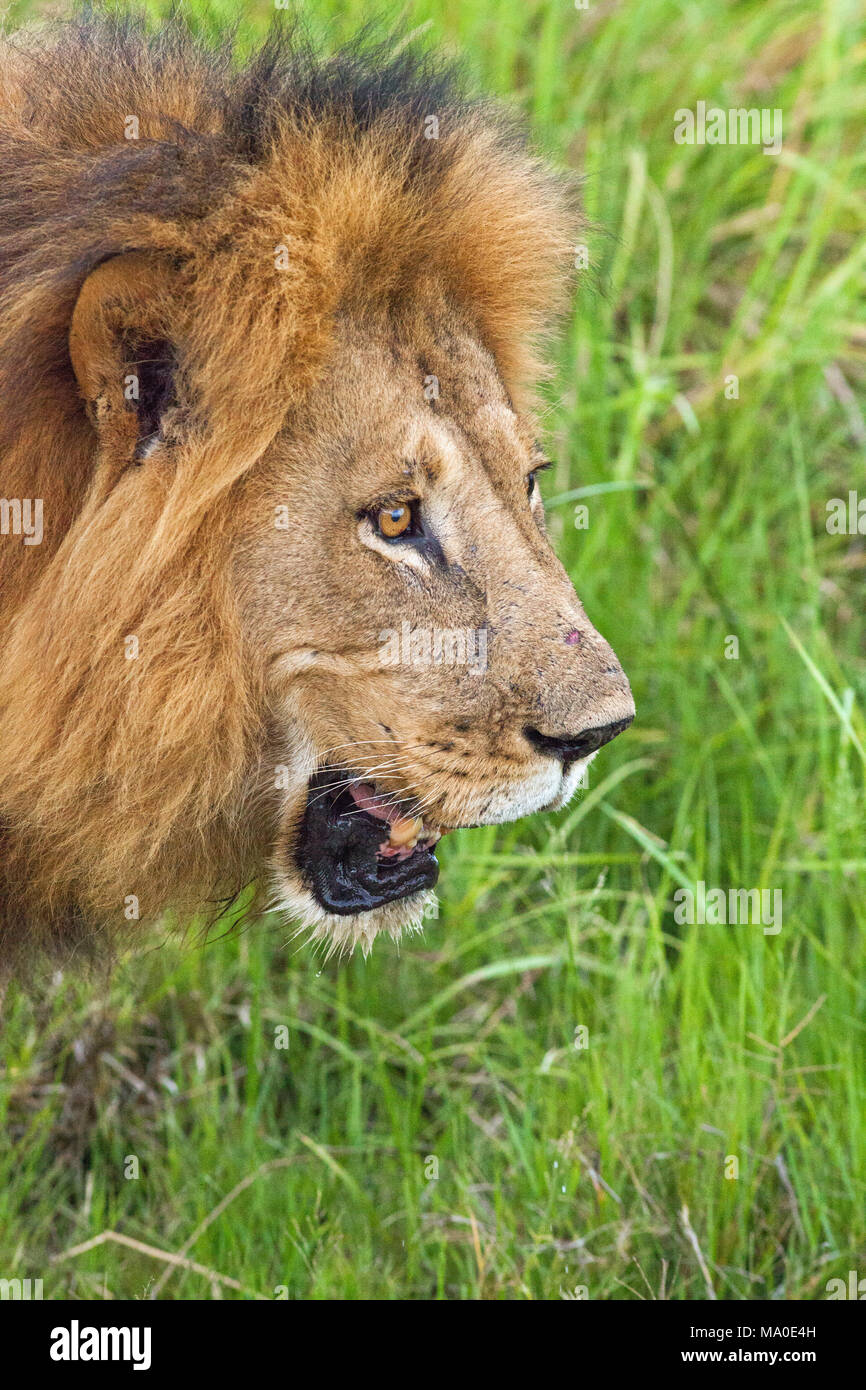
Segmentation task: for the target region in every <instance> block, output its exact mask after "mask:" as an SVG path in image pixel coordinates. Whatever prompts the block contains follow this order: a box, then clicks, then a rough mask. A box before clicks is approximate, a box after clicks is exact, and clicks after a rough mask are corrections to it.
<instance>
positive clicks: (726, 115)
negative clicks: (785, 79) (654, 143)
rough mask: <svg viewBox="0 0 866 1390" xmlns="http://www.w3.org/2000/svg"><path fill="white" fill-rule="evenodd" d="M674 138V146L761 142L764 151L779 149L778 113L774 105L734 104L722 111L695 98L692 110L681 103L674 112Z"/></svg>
mask: <svg viewBox="0 0 866 1390" xmlns="http://www.w3.org/2000/svg"><path fill="white" fill-rule="evenodd" d="M674 120H675V121H676V126H675V127H674V140H675V141H676V142H677V144H678V145H763V147H764V154H779V152H780V151H781V149H782V112H781V111H780V110H779V109H778V107H775V108H774V109H773V110H772V111H771V110H770V109H769V107H762V108H761V109H760V110H758V109H757V108H756V107H750V108H749V109H748V110H747V109H746V108H745V107H734V108H732V109H731V110H730V111H724V110H723V109H722V107H720V106H707V103H706V102H705V101H699V102H698V104H697V106H696V108H695V110H694V111H691V110H689V109H688V107H685V106H681V107H680V108H679V110H678V111H675V112H674Z"/></svg>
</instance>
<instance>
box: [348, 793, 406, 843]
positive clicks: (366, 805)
mask: <svg viewBox="0 0 866 1390" xmlns="http://www.w3.org/2000/svg"><path fill="white" fill-rule="evenodd" d="M349 791H350V793H351V795H352V800H353V801H354V802H355V805H356V806H357V807H358V809H359V810H361V811H366V812H367V814H368V815H370V816H375V817H376V819H377V820H383V821H387V823H388V825H389V826H390V832H389V835H388V839H387V841H385V842H384V843H383V845H382V852H383V853H385V854H387V853H388V852H389V851H390V852H391V854H397V853H400V852H401V851H402V852H404V853H410V854H411V852H412V850H413V849H414V848H415V845H416V844H417V843H418V837H419V835H420V834H421V831H422V830H423V828H424V822H423V821H422V820H421V818H420V817H419V816H402V815H401V814H400V810H399V807H397V806H395V805H394V804H393V802H391V803H389V802H387V801H386V800H385V799H384V798H383V797H381V796H377V795H376V792H375V790H374V789H373V787H371V786H370V784H369V782H353V783H352V785H351V786H350V787H349Z"/></svg>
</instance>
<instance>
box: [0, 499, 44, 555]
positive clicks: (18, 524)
mask: <svg viewBox="0 0 866 1390" xmlns="http://www.w3.org/2000/svg"><path fill="white" fill-rule="evenodd" d="M0 536H23V538H24V544H25V545H41V544H42V498H41V497H35V498H33V497H0Z"/></svg>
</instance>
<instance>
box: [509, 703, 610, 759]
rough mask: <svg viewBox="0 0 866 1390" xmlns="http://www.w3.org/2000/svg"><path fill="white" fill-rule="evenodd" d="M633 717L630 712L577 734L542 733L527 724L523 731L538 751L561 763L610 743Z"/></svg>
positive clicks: (587, 754) (583, 756)
mask: <svg viewBox="0 0 866 1390" xmlns="http://www.w3.org/2000/svg"><path fill="white" fill-rule="evenodd" d="M633 719H634V715H633V714H630V715H629V716H628V718H627V719H617V720H615V722H614V723H613V724H599V725H598V726H597V727H596V728H593V729H584V730H583V732H582V733H579V734H543V733H542V732H541V731H540V729H533V728H532V727H531V725H528V724H527V726H526V728H525V729H524V730H523V732H524V735H525V736H526V738H528V739H529V742H530V743H531V744H532V746H533V748H537V749H538V751H539V753H544V754H546V755H547V757H549V758H558V759H559V761H560V762H561V763H573V762H576V761H577V759H578V758H588V757H589V755H590V753H594V752H595V751H596V749H598V748H601V747H602V746H603V745H604V744H605V743H610V741H611V739H612V738H616V736H617V734H621V733H622V731H623V729H627V728H628V726H629V724H630V723H631V721H632V720H633Z"/></svg>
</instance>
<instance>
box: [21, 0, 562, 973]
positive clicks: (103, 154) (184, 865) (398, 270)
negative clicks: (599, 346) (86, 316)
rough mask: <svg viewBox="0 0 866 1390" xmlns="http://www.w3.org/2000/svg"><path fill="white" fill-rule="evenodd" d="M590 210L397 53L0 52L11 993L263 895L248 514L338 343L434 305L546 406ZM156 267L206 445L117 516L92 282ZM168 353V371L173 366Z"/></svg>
mask: <svg viewBox="0 0 866 1390" xmlns="http://www.w3.org/2000/svg"><path fill="white" fill-rule="evenodd" d="M130 118H134V119H132V120H131V119H130ZM431 118H433V119H432V120H431ZM568 204H569V196H568V195H567V193H566V192H564V191H563V186H562V184H561V183H560V181H559V180H557V179H556V178H555V177H554V176H552V175H551V174H550V172H549V171H548V170H547V168H546V167H545V166H544V165H543V164H542V163H540V162H539V161H538V160H537V159H536V158H535V157H533V156H532V155H531V154H530V153H529V152H528V151H527V149H526V146H525V142H524V140H523V137H522V135H521V134H520V132H519V130H518V129H517V128H516V127H515V124H514V122H513V121H512V120H511V119H510V118H508V117H507V116H503V114H502V113H501V111H499V109H498V108H491V107H490V106H489V105H488V104H487V103H485V102H481V101H472V100H468V99H466V98H465V97H464V96H462V95H461V87H460V83H459V81H456V80H455V76H454V72H453V71H452V70H450V69H449V68H447V67H445V68H443V66H442V64H441V63H437V62H435V61H433V60H431V59H429V58H426V57H424V56H421V57H419V56H417V55H415V54H413V53H411V52H410V51H409V50H408V49H407V48H405V47H402V48H401V47H400V46H399V45H394V44H390V45H386V46H384V47H383V46H381V44H379V45H378V46H377V45H371V43H370V42H369V41H368V40H363V41H361V42H360V43H359V44H356V45H354V46H353V47H350V48H348V49H345V50H343V51H341V52H339V53H337V54H336V55H335V56H333V57H330V58H320V57H317V56H316V55H315V53H314V52H313V51H312V49H311V47H310V45H309V44H308V43H307V42H306V40H304V39H303V38H302V37H299V36H298V34H297V32H296V31H289V30H283V29H280V28H275V29H274V31H273V32H272V33H271V34H270V36H269V37H268V38H267V40H266V41H265V42H264V43H263V44H262V45H261V46H260V47H259V48H258V49H257V50H256V51H255V52H254V53H253V54H252V56H250V57H248V58H247V59H246V60H245V61H243V62H239V61H238V60H237V57H236V54H235V52H234V51H233V44H232V42H231V41H225V42H223V43H221V44H218V45H215V46H208V45H206V44H204V43H202V42H201V41H199V40H196V39H195V38H193V37H191V36H190V35H189V33H187V32H186V31H185V29H184V28H183V27H182V25H180V24H179V23H176V22H174V23H171V24H169V25H167V26H163V27H162V28H160V29H159V30H157V31H155V32H151V31H149V30H148V28H147V26H146V25H145V23H144V22H143V21H142V20H141V19H140V18H132V19H129V18H125V19H117V18H109V17H105V16H101V17H100V16H96V17H90V18H86V19H84V20H82V21H76V22H75V23H71V24H67V25H59V26H47V27H45V28H41V29H36V30H29V31H23V32H22V33H19V34H16V35H12V36H6V37H4V38H3V39H2V40H0V494H2V498H3V499H4V504H9V505H7V506H6V508H5V512H4V517H5V521H6V523H7V524H5V525H4V528H3V530H4V534H3V535H2V536H0V955H2V956H3V957H4V959H5V961H6V963H7V964H8V963H9V962H10V961H11V960H18V959H19V958H24V957H28V956H29V955H30V954H31V951H32V948H33V947H39V948H47V947H50V948H52V949H57V948H60V949H61V950H64V949H65V950H66V951H67V952H68V951H69V950H77V949H78V948H79V947H81V946H83V945H84V944H85V943H87V942H89V943H90V944H91V945H92V944H93V942H94V941H99V942H103V941H105V942H108V941H109V940H110V938H111V936H112V934H113V932H114V930H115V929H116V928H122V927H124V926H125V925H126V926H128V925H129V920H130V918H136V917H140V918H141V919H155V918H157V917H158V916H159V915H160V914H162V913H164V912H165V911H166V910H167V909H174V910H176V911H177V913H178V914H179V915H180V916H183V915H184V914H186V915H187V916H189V915H191V914H194V913H199V912H201V910H202V905H203V904H205V903H210V904H214V903H217V902H221V901H222V900H224V899H227V898H231V897H232V895H235V894H237V893H238V891H239V890H240V889H241V888H242V887H243V886H244V885H245V884H247V883H248V882H250V881H251V880H253V879H254V878H255V877H256V875H257V874H258V873H260V871H261V869H262V863H263V855H264V854H265V852H266V848H267V846H266V843H265V842H266V840H267V834H266V832H265V831H264V830H263V829H262V825H261V824H260V822H259V819H258V817H259V816H260V807H261V804H262V795H261V789H262V785H263V783H262V777H263V772H262V768H261V765H260V764H261V752H260V750H261V748H262V746H263V740H264V738H265V735H266V731H267V727H268V721H269V711H268V708H267V701H266V698H265V693H264V682H263V673H262V672H261V671H260V670H257V669H256V668H255V663H254V662H251V661H250V659H249V656H248V653H246V652H245V650H244V647H243V643H242V636H241V630H240V626H239V622H238V616H237V613H236V611H235V604H234V599H233V595H232V588H231V583H230V559H229V556H230V549H231V542H232V538H233V497H234V496H235V495H236V490H237V489H238V487H239V486H240V485H241V484H242V481H243V479H244V476H245V474H246V473H247V472H248V471H249V470H250V469H252V468H253V467H254V466H255V464H256V461H257V459H259V458H260V456H261V454H262V452H263V450H264V449H265V448H266V447H267V445H268V444H269V442H270V441H271V440H272V439H273V437H274V436H275V434H276V432H277V431H278V430H279V429H281V428H284V427H285V424H286V421H291V419H292V418H293V417H295V418H300V417H301V416H302V412H303V410H304V399H305V393H306V392H307V391H308V390H309V388H310V386H311V384H312V383H313V382H314V381H315V380H316V376H317V373H318V371H319V370H320V369H321V367H322V364H323V363H324V362H325V361H326V360H327V358H328V353H329V347H330V343H331V338H332V326H333V324H334V321H335V316H337V315H338V314H342V313H352V312H353V310H354V309H356V308H361V309H363V307H364V306H368V305H371V304H374V303H375V304H382V305H387V304H388V303H389V302H390V301H397V300H401V299H403V298H405V297H406V296H411V295H412V294H414V293H416V292H417V293H422V292H423V289H424V286H425V285H430V284H434V285H436V286H437V288H438V289H440V290H441V291H442V292H444V293H445V294H447V295H448V296H449V297H450V298H451V299H452V300H453V301H454V302H455V303H457V304H459V306H460V309H461V312H462V313H464V314H465V315H466V316H467V318H468V319H469V320H470V321H471V323H472V324H473V325H474V327H475V329H476V331H477V333H478V335H479V337H480V339H481V341H483V343H484V344H485V345H486V346H487V347H488V348H489V350H490V351H491V352H492V353H493V355H494V357H495V359H496V361H497V363H498V366H499V370H500V371H501V374H502V377H503V380H504V381H505V383H506V386H507V388H508V390H509V392H510V393H511V395H512V396H513V398H514V399H516V400H520V399H521V398H525V396H526V393H527V391H528V385H529V382H530V381H531V380H532V379H533V377H535V376H536V374H537V371H538V364H537V362H536V361H535V354H534V348H533V344H534V342H535V339H536V336H537V333H538V331H539V329H540V328H541V326H542V324H543V323H544V321H545V320H546V319H548V317H549V315H550V312H551V308H552V307H553V306H555V305H556V304H558V303H561V302H562V298H563V289H564V285H565V282H566V279H567V272H568V269H569V261H570V238H571V237H573V233H571V232H570V228H571V213H570V211H569V207H568ZM130 252H140V253H146V254H147V255H148V256H155V257H159V258H164V259H165V260H166V261H168V262H170V264H171V266H172V267H173V269H174V270H175V271H176V272H177V275H178V277H179V282H180V283H181V284H182V286H183V305H184V309H183V314H184V317H183V331H182V333H181V334H180V337H179V343H180V346H179V349H178V353H179V355H178V360H177V361H176V363H175V364H174V366H175V369H176V376H175V379H176V392H177V402H176V407H175V410H174V417H173V418H174V419H175V420H176V421H177V422H178V428H179V429H180V427H181V425H182V432H183V441H184V442H183V447H182V448H179V449H178V451H177V453H176V456H175V457H174V459H173V464H172V467H171V470H170V472H166V473H161V474H159V475H158V476H154V477H151V478H149V479H147V480H146V481H145V480H144V479H142V483H143V485H142V487H141V488H140V490H138V491H137V493H136V497H135V500H134V503H132V504H130V503H129V501H128V500H127V501H126V502H125V503H124V504H123V505H120V504H119V503H118V501H117V498H116V496H115V494H114V492H113V491H111V490H109V491H107V493H106V492H105V490H100V488H99V487H98V486H97V485H96V483H95V481H94V479H95V476H96V469H95V456H96V434H95V430H94V425H93V422H92V420H91V419H90V418H88V413H87V410H86V409H85V403H84V401H83V399H82V397H81V394H80V392H79V388H78V385H77V382H76V377H75V374H74V372H73V367H72V363H71V358H70V345H69V335H70V325H71V321H72V318H73V313H74V310H75V306H76V302H77V299H78V296H79V294H80V292H81V289H82V286H83V284H84V282H85V280H86V279H87V277H88V275H90V274H91V272H92V271H93V270H94V269H95V268H96V267H98V266H100V265H101V264H102V263H103V262H105V261H108V260H109V259H111V258H112V257H116V256H119V255H122V254H126V253H130ZM277 262H280V264H279V265H278V264H277ZM140 347H141V345H139V348H140ZM145 347H146V348H147V351H145V352H143V353H140V356H141V357H142V359H143V363H144V367H145V370H148V366H147V364H148V363H149V364H150V367H149V369H150V370H152V371H153V372H156V373H158V372H159V370H160V367H161V354H163V353H164V352H165V350H166V344H165V342H163V341H162V340H157V341H155V342H153V343H148V344H146V345H145ZM16 499H17V500H18V501H21V500H24V499H27V500H29V501H30V502H35V501H36V500H37V499H38V500H39V502H40V504H41V508H42V516H43V535H42V538H41V544H24V538H22V537H21V535H20V534H19V535H16V534H15V531H14V527H12V526H11V524H9V523H10V519H11V518H12V516H13V507H14V502H15V500H16ZM130 639H134V648H135V649H136V650H137V652H138V656H137V658H136V659H129V651H130ZM132 903H134V904H135V908H134V909H133V908H131V907H130V904H132Z"/></svg>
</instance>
